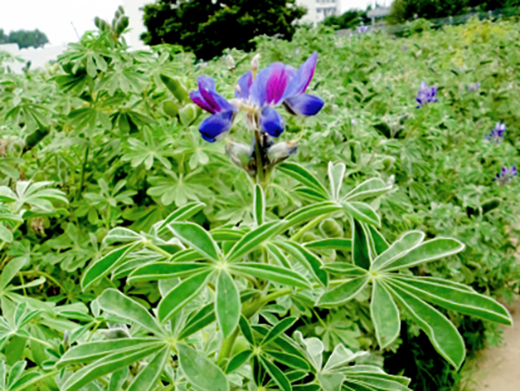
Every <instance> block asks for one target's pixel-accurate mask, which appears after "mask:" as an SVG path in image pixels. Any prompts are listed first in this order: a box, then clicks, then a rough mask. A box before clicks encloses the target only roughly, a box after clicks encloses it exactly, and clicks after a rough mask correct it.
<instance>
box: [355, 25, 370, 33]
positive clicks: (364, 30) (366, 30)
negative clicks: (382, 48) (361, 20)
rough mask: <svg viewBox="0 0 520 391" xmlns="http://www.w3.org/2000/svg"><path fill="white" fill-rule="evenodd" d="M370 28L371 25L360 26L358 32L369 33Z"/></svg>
mask: <svg viewBox="0 0 520 391" xmlns="http://www.w3.org/2000/svg"><path fill="white" fill-rule="evenodd" d="M368 30H370V27H368V26H358V28H357V32H358V33H360V34H366V33H368Z"/></svg>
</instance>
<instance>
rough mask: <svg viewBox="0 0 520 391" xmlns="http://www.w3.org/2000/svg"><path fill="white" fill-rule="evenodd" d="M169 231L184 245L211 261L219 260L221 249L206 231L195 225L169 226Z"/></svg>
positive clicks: (176, 224)
mask: <svg viewBox="0 0 520 391" xmlns="http://www.w3.org/2000/svg"><path fill="white" fill-rule="evenodd" d="M168 228H169V230H170V231H171V232H172V233H173V234H174V235H175V236H176V237H177V238H178V239H179V240H180V241H182V242H183V243H185V244H187V245H188V246H190V247H191V248H192V249H194V250H196V251H197V252H198V253H200V254H201V255H202V256H204V257H205V258H206V259H208V260H210V261H214V262H217V261H218V260H219V249H218V246H217V244H216V243H215V242H214V241H213V239H212V238H211V236H210V234H209V233H208V232H206V230H205V229H203V228H202V227H200V226H199V225H197V224H194V223H177V222H172V223H170V224H168Z"/></svg>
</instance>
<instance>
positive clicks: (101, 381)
mask: <svg viewBox="0 0 520 391" xmlns="http://www.w3.org/2000/svg"><path fill="white" fill-rule="evenodd" d="M121 15H122V14H121ZM121 15H119V16H120V17H121ZM516 27H517V26H516V24H513V23H510V22H499V23H496V24H491V23H489V22H486V23H483V22H478V21H472V22H471V23H470V24H468V25H466V26H459V27H450V28H447V29H446V31H443V32H440V31H439V32H432V31H425V32H423V33H422V34H421V35H415V36H412V37H411V38H408V39H405V40H393V39H389V38H388V37H386V36H384V35H378V34H371V33H369V34H367V35H361V36H360V37H356V38H354V39H349V38H347V37H338V36H335V35H332V34H330V33H327V32H326V31H324V30H321V29H320V30H307V29H306V30H300V31H298V32H297V34H296V35H295V37H294V39H293V41H292V42H287V41H282V40H278V39H274V38H268V37H263V38H257V39H256V43H257V45H258V48H259V51H260V52H261V53H262V56H263V60H262V61H263V62H264V63H265V64H268V63H269V62H271V61H284V62H286V63H288V64H291V65H296V64H298V63H300V62H301V59H302V58H307V57H308V55H309V54H310V53H312V52H313V51H314V50H317V51H319V53H320V61H319V63H318V69H317V71H316V76H315V81H314V82H312V83H311V85H310V86H309V91H310V92H312V93H313V94H316V95H319V96H321V97H323V98H324V99H325V100H326V106H325V108H324V109H323V111H322V112H321V113H320V114H319V116H317V117H314V118H310V119H308V120H307V121H306V122H305V123H302V122H301V121H300V119H297V118H296V119H295V118H294V117H287V118H286V124H287V130H286V133H285V134H284V135H283V136H282V137H283V138H286V139H291V138H297V139H298V140H299V152H298V154H297V155H294V156H293V157H291V158H290V159H289V160H287V161H285V162H284V163H282V164H280V165H278V166H277V167H276V169H275V170H274V171H273V173H272V176H271V178H270V179H271V180H270V181H266V182H265V183H264V185H265V186H260V185H257V184H254V185H253V184H252V183H251V180H250V177H249V176H248V174H247V173H246V172H245V171H243V170H239V169H237V168H236V167H235V166H234V165H233V163H232V162H231V161H229V159H228V158H227V157H226V155H225V147H224V146H223V145H222V144H219V143H215V144H209V143H205V142H204V141H203V140H201V138H200V135H199V134H198V131H197V126H198V123H199V122H200V121H201V119H202V118H201V113H200V111H199V110H197V109H196V108H195V107H194V106H193V105H192V104H191V103H189V100H188V98H187V93H188V91H191V90H193V89H195V87H196V78H197V76H198V75H200V74H203V73H204V74H208V75H212V76H213V77H214V78H215V81H216V84H217V87H218V89H219V91H223V94H224V95H225V96H226V97H232V93H233V86H234V84H235V83H236V79H237V73H238V72H242V71H247V70H248V65H247V63H248V62H249V61H248V60H249V58H250V56H249V55H248V54H246V53H243V52H239V51H231V52H230V53H231V55H232V56H233V57H234V58H236V59H241V60H238V61H237V62H236V64H235V65H236V69H231V70H230V69H229V67H227V66H226V63H225V61H226V60H225V59H215V60H214V61H211V62H208V63H207V64H204V65H202V64H197V65H195V61H196V60H195V57H194V56H193V55H191V54H186V53H183V52H179V51H178V49H177V48H176V47H171V46H167V45H159V46H157V47H155V48H154V49H153V52H150V53H148V52H133V53H132V52H128V51H127V50H126V46H125V43H124V41H123V40H122V39H118V40H117V39H116V40H115V39H114V36H113V34H112V32H111V30H109V29H104V28H102V27H101V28H100V30H99V31H97V32H92V33H88V34H86V35H85V36H84V37H83V38H82V40H81V41H80V42H78V43H75V44H71V45H70V46H69V49H68V50H67V51H66V52H65V53H64V54H63V55H62V56H60V58H59V62H58V64H56V65H55V66H53V67H51V68H49V69H47V70H45V71H41V72H28V73H27V74H24V75H13V74H10V73H3V74H1V75H0V78H1V82H0V97H1V100H2V102H3V105H2V106H1V108H0V114H1V115H2V117H3V118H4V122H3V123H2V125H0V126H1V127H0V129H1V133H0V134H1V136H0V154H1V155H2V159H1V160H0V180H1V184H0V264H1V275H0V306H1V314H2V315H1V317H0V384H2V387H3V388H6V389H9V390H24V389H27V390H29V389H31V390H32V389H35V390H42V391H43V390H45V391H47V390H55V389H61V390H80V389H92V390H106V391H110V390H115V389H125V390H132V391H137V390H158V389H164V388H166V389H168V388H173V387H175V388H176V389H178V390H181V391H188V390H198V389H212V390H213V389H216V390H218V389H220V390H232V389H262V388H263V389H278V390H291V389H293V390H320V389H323V390H331V391H332V390H338V389H380V390H408V389H443V388H447V387H451V386H453V385H454V384H453V383H454V382H455V379H456V376H457V375H456V370H457V369H458V368H460V367H461V365H463V362H464V359H465V356H466V350H470V351H471V350H474V349H476V348H482V347H483V345H484V343H483V340H484V335H485V336H487V337H488V338H489V339H498V332H497V331H496V328H495V327H494V326H493V323H492V322H494V323H498V324H509V323H510V321H511V319H510V316H509V314H508V313H507V311H506V310H505V309H504V307H503V306H502V305H501V304H499V303H498V302H497V301H496V300H495V299H493V297H494V298H500V299H501V300H506V301H507V300H510V299H511V298H513V296H514V294H515V292H516V289H517V281H518V277H519V269H518V265H517V261H516V258H515V250H516V249H515V246H514V245H513V243H511V238H512V236H513V235H514V233H515V230H516V228H515V227H516V222H517V216H518V215H519V212H520V211H519V208H518V200H517V194H518V186H519V185H518V178H514V179H513V180H512V181H511V182H510V183H509V184H507V185H500V184H499V183H497V182H494V181H493V178H494V176H495V175H496V173H498V172H499V171H500V169H501V168H502V167H503V166H508V167H510V166H511V165H513V164H515V163H516V162H517V157H518V148H517V146H518V142H517V139H516V136H517V133H518V132H517V130H516V128H517V127H518V125H519V124H520V118H519V117H518V112H517V110H516V107H517V106H518V103H519V102H518V99H519V98H518V96H519V95H518V94H517V91H516V87H515V85H516V74H515V73H514V72H509V70H510V69H514V67H515V66H516V65H515V64H516V63H517V59H516V56H515V55H514V53H516V52H517V51H518V50H516V49H517V46H518V42H520V40H519V38H520V37H519V34H518V33H517V28H516ZM403 44H406V45H407V48H408V49H407V50H406V51H403V50H402V47H403ZM338 64H341V66H338ZM423 79H424V80H427V81H428V83H429V84H430V85H438V86H439V94H438V98H439V101H438V102H436V103H431V104H428V105H426V106H424V107H422V108H420V109H416V108H415V105H416V104H415V101H414V98H415V94H416V92H417V89H418V88H419V84H420V82H421V80H423ZM477 81H478V82H480V83H481V87H480V90H479V91H476V92H475V91H473V92H471V91H467V89H466V85H467V84H470V83H475V82H477ZM165 102H169V103H168V104H166V105H165ZM352 120H354V121H352ZM497 121H501V122H505V123H506V124H507V131H506V135H505V137H504V139H503V140H502V141H501V142H500V143H495V142H490V141H488V140H485V139H484V137H485V136H486V135H487V134H489V132H490V130H491V129H492V128H493V126H494V125H495V123H496V122H497ZM231 135H232V137H233V138H234V139H235V140H237V141H240V142H248V141H249V140H250V134H248V130H247V128H246V127H245V126H244V125H243V124H241V123H240V121H236V122H235V126H234V128H233V130H232V131H231ZM383 368H386V369H387V372H388V373H387V372H385V371H384V370H383ZM432 374H434V375H433V377H432ZM405 376H406V377H405ZM409 377H413V379H412V381H413V383H410V379H409ZM4 383H5V386H3V385H4Z"/></svg>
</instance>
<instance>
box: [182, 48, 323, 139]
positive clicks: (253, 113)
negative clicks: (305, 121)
mask: <svg viewBox="0 0 520 391" xmlns="http://www.w3.org/2000/svg"><path fill="white" fill-rule="evenodd" d="M317 59H318V54H317V53H316V52H314V54H313V55H312V56H310V57H309V58H308V59H307V61H305V62H304V63H303V64H302V65H301V67H300V68H299V69H297V70H295V69H294V68H293V67H291V66H289V65H285V64H283V63H281V62H275V63H273V64H271V65H269V66H268V67H267V68H265V69H263V70H261V71H260V72H259V73H258V75H257V76H256V78H254V76H253V72H251V71H250V72H247V73H245V74H244V75H242V76H241V77H240V78H239V79H238V84H237V86H236V89H235V97H236V99H234V100H233V101H232V102H233V104H231V103H230V102H228V101H227V100H226V99H224V98H223V97H222V96H220V95H219V94H217V93H216V92H215V89H214V82H213V79H211V78H209V77H207V76H201V77H199V91H194V92H192V93H191V95H190V96H191V99H192V100H193V102H194V103H195V104H197V105H198V106H199V107H201V108H202V109H203V110H206V111H208V112H209V113H211V114H212V116H211V117H209V118H207V119H206V120H204V121H203V122H202V123H201V125H200V129H199V130H200V133H201V134H202V137H203V138H204V139H205V140H206V141H209V142H214V141H215V140H217V137H219V138H220V137H221V135H222V134H225V133H226V132H227V131H229V129H230V128H231V124H232V121H233V117H234V114H235V111H236V110H237V109H240V110H244V111H245V112H246V113H247V117H246V118H247V121H248V124H250V125H251V126H252V127H254V128H255V129H256V128H259V130H260V131H261V132H264V133H267V134H268V135H270V136H272V137H278V136H280V135H281V134H282V132H283V131H284V128H285V123H284V119H283V117H282V116H281V115H280V113H278V112H277V111H276V110H275V109H274V107H275V106H279V105H283V106H284V107H285V109H286V110H287V111H288V112H289V113H291V114H294V115H303V116H312V115H316V114H318V112H319V111H320V110H321V109H322V107H323V104H324V102H323V100H322V99H321V98H319V97H317V96H314V95H309V94H306V93H305V91H306V90H307V87H308V86H309V84H310V82H311V80H312V77H313V76H314V70H315V69H316V62H317ZM210 103H211V104H210Z"/></svg>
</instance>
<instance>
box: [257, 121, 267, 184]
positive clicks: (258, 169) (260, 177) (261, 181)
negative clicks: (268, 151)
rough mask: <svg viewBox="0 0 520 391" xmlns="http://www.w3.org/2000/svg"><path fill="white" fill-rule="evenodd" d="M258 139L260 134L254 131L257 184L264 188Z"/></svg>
mask: <svg viewBox="0 0 520 391" xmlns="http://www.w3.org/2000/svg"><path fill="white" fill-rule="evenodd" d="M260 137H261V136H260V132H259V131H257V130H255V159H256V175H257V182H259V183H260V185H261V186H262V187H264V188H265V177H264V161H263V159H262V149H261V148H260V146H261V143H262V140H261V138H260Z"/></svg>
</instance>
